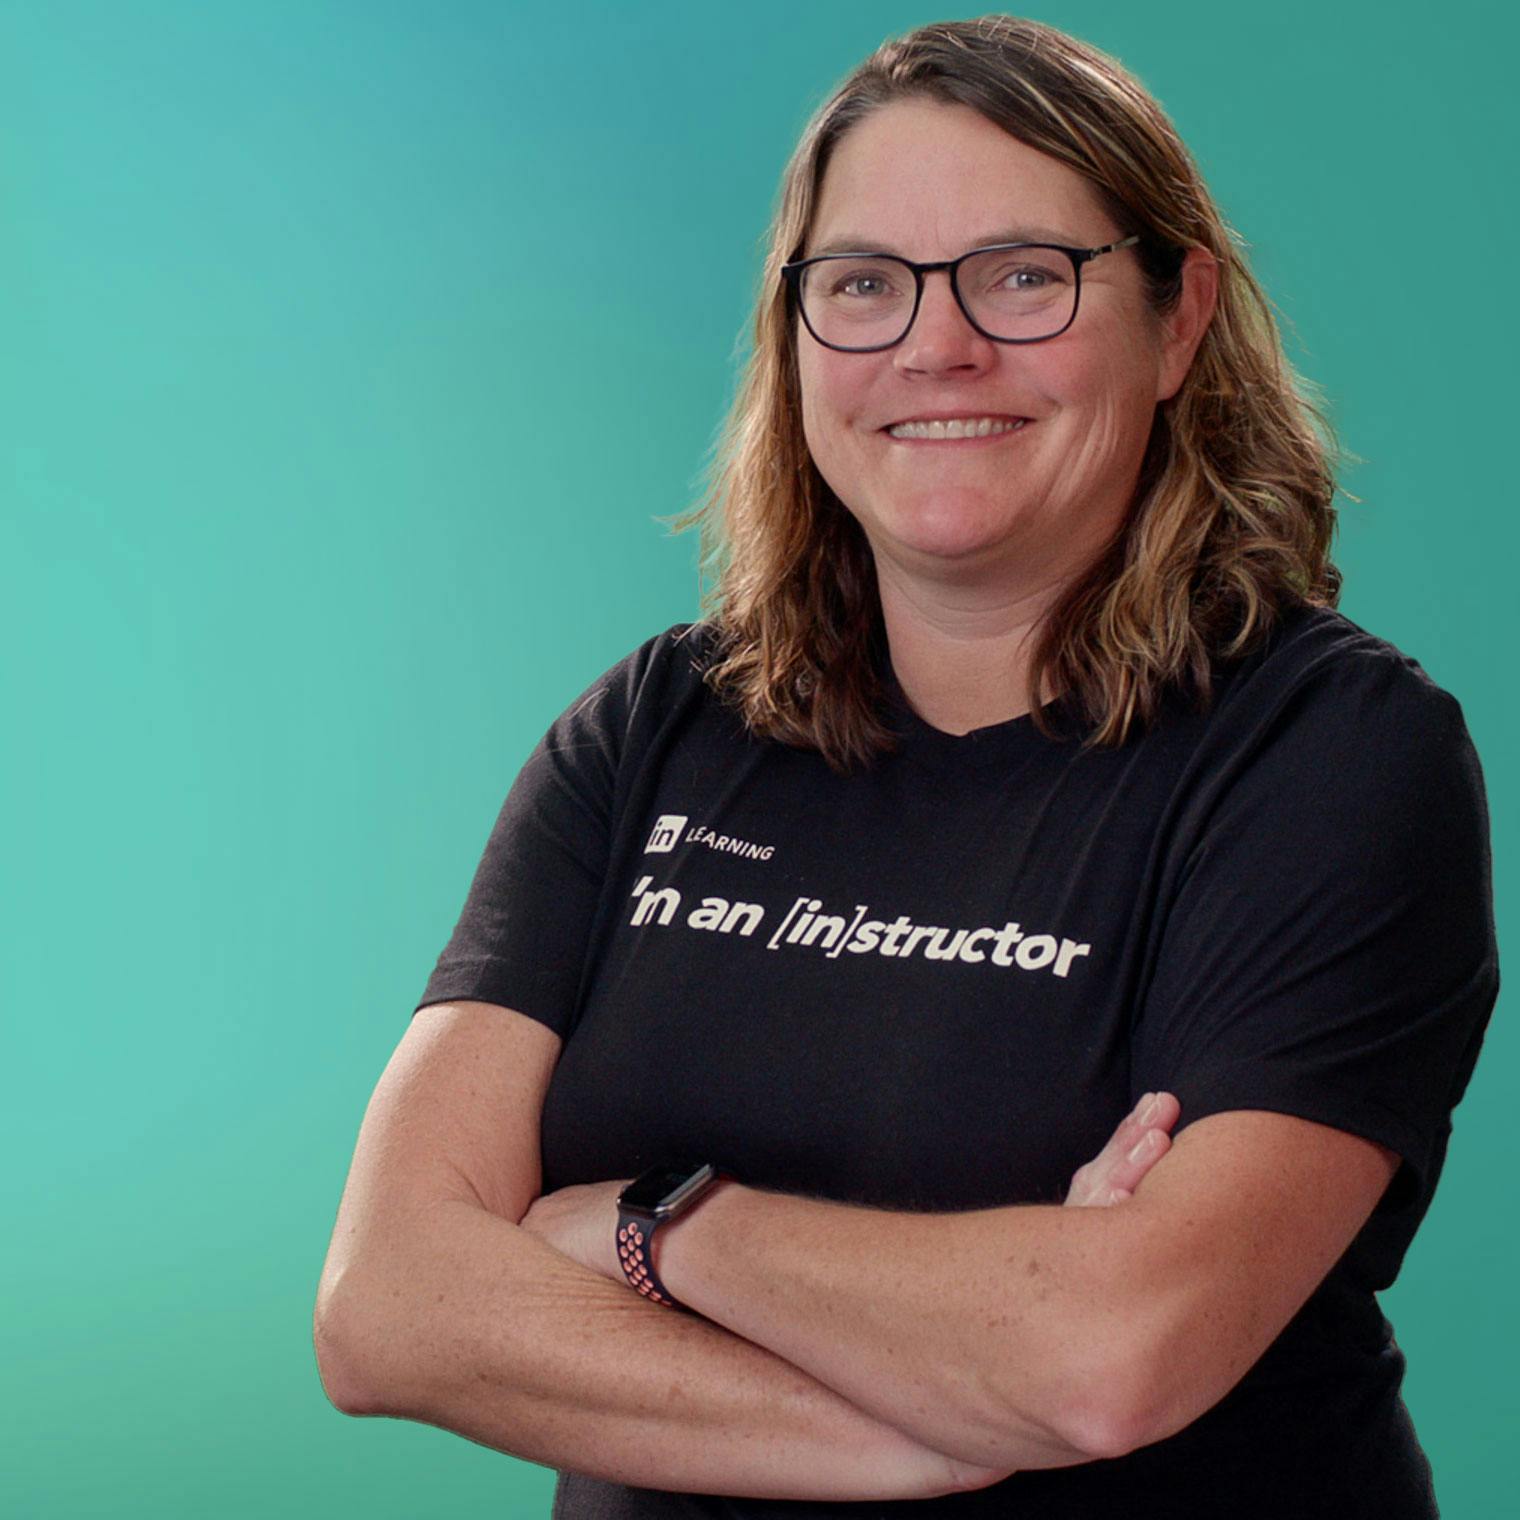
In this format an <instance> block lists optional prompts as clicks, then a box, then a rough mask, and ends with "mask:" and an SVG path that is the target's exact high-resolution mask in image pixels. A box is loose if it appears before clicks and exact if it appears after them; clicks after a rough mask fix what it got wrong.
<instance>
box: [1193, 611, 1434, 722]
mask: <svg viewBox="0 0 1520 1520" xmlns="http://www.w3.org/2000/svg"><path fill="white" fill-rule="evenodd" d="M1221 684H1222V693H1223V695H1224V697H1225V699H1226V701H1227V702H1229V703H1230V704H1232V705H1234V706H1235V707H1237V708H1240V707H1248V706H1259V707H1262V708H1264V709H1267V710H1272V709H1275V708H1278V707H1280V706H1282V705H1284V704H1294V705H1297V706H1303V705H1306V704H1307V705H1312V706H1316V707H1324V708H1325V709H1327V710H1330V709H1340V710H1345V709H1346V708H1347V707H1348V706H1351V707H1355V705H1356V704H1358V703H1362V702H1371V703H1377V704H1381V705H1384V706H1392V707H1395V708H1398V709H1400V710H1402V711H1420V710H1424V711H1430V712H1440V711H1445V712H1447V713H1451V712H1453V711H1455V712H1458V713H1459V712H1460V705H1459V704H1458V702H1457V700H1456V698H1455V697H1454V696H1453V695H1452V694H1451V693H1450V692H1449V691H1447V690H1446V688H1445V687H1443V686H1441V685H1439V684H1438V683H1437V682H1436V681H1435V680H1433V679H1432V678H1431V676H1430V674H1429V672H1428V671H1427V670H1426V669H1425V667H1424V666H1423V665H1421V664H1420V662H1419V660H1417V659H1416V658H1415V657H1414V656H1413V655H1410V654H1407V653H1406V652H1405V651H1404V650H1402V649H1400V648H1399V647H1398V646H1397V645H1395V644H1394V643H1392V642H1391V641H1390V640H1388V639H1385V638H1381V637H1379V636H1378V635H1377V634H1375V633H1372V632H1370V631H1369V630H1368V629H1366V628H1364V627H1362V626H1361V624H1359V623H1356V622H1353V621H1352V619H1351V618H1349V617H1347V616H1346V614H1345V613H1343V612H1341V611H1340V610H1339V609H1338V608H1335V607H1321V606H1310V605H1307V604H1306V605H1301V606H1297V607H1294V608H1291V609H1290V610H1288V611H1287V612H1285V613H1283V614H1281V615H1280V616H1279V618H1278V620H1277V622H1276V624H1275V625H1274V626H1273V628H1272V629H1271V631H1270V632H1269V633H1268V634H1267V635H1266V637H1265V638H1264V639H1262V640H1261V642H1260V643H1259V644H1258V645H1257V647H1256V648H1255V649H1254V650H1253V651H1252V652H1251V653H1250V654H1248V655H1247V656H1245V657H1244V658H1243V659H1241V660H1239V661H1238V662H1235V663H1234V664H1233V665H1231V666H1229V667H1226V670H1225V673H1224V680H1223V682H1222V683H1221Z"/></svg>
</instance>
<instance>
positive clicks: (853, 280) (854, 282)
mask: <svg viewBox="0 0 1520 1520" xmlns="http://www.w3.org/2000/svg"><path fill="white" fill-rule="evenodd" d="M837 288H838V289H839V290H841V291H843V293H844V294H845V295H851V296H879V295H884V294H886V281H885V280H883V279H882V277H881V276H880V275H879V274H852V275H849V276H848V277H846V278H845V279H843V280H841V281H840V283H839V286H838V287H837Z"/></svg>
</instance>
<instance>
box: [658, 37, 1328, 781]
mask: <svg viewBox="0 0 1520 1520" xmlns="http://www.w3.org/2000/svg"><path fill="white" fill-rule="evenodd" d="M915 99H927V100H931V101H937V102H943V103H946V104H952V105H962V106H969V107H971V108H972V109H973V110H975V111H977V112H979V113H980V114H981V115H982V116H984V117H986V118H987V119H988V120H989V121H991V122H994V123H995V124H996V125H998V126H1000V127H1002V128H1003V130H1004V131H1006V132H1008V133H1010V134H1011V135H1012V136H1014V137H1016V138H1018V139H1019V140H1020V141H1021V142H1024V143H1027V144H1028V145H1029V146H1030V147H1033V148H1036V149H1038V150H1039V151H1040V152H1043V153H1047V154H1049V155H1050V156H1051V157H1052V158H1055V159H1058V160H1060V162H1062V163H1063V164H1066V165H1069V166H1070V167H1071V168H1072V169H1074V170H1076V172H1077V173H1079V174H1080V175H1082V176H1083V178H1084V179H1086V180H1087V182H1088V183H1089V184H1090V185H1091V186H1092V187H1093V189H1094V191H1095V192H1096V195H1097V197H1098V200H1099V202H1100V204H1101V205H1103V206H1104V207H1105V209H1106V210H1107V211H1108V212H1109V213H1110V214H1111V215H1112V216H1113V218H1114V220H1115V222H1116V224H1117V225H1118V226H1119V227H1120V228H1122V229H1123V232H1122V233H1121V236H1128V235H1129V234H1130V233H1138V234H1139V236H1140V243H1139V244H1138V245H1137V247H1136V249H1135V252H1136V254H1137V255H1138V257H1139V259H1140V263H1141V267H1142V269H1143V271H1144V276H1145V283H1146V292H1147V297H1148V300H1149V302H1150V305H1151V307H1152V309H1153V310H1154V311H1155V312H1157V313H1158V314H1161V313H1165V312H1167V311H1169V310H1170V309H1172V308H1173V307H1174V305H1175V303H1176V301H1177V299H1178V296H1179V295H1180V293H1181V288H1182V280H1181V268H1182V261H1183V258H1184V255H1185V253H1186V250H1188V249H1189V248H1194V247H1200V248H1204V249H1206V250H1207V251H1208V252H1209V253H1210V254H1211V255H1212V256H1213V257H1214V259H1215V260H1216V261H1217V262H1218V265H1219V276H1220V283H1219V295H1218V303H1217V306H1216V308H1215V311H1214V315H1213V319H1212V321H1211V322H1210V324H1209V327H1208V330H1207V332H1206V333H1205V335H1204V337H1203V340H1202V342H1201V344H1200V345H1199V347H1198V350H1197V352H1196V353H1195V355H1194V358H1193V362H1192V365H1191V367H1190V369H1189V371H1188V374H1187V377H1186V378H1185V379H1184V381H1183V383H1182V385H1181V387H1180V389H1179V390H1178V391H1177V393H1176V395H1174V396H1173V397H1172V398H1171V399H1170V400H1168V401H1165V402H1162V403H1160V404H1159V405H1158V406H1157V408H1156V415H1155V420H1154V423H1153V425H1152V429H1151V435H1150V439H1149V443H1148V445H1147V449H1146V453H1145V456H1144V460H1143V463H1142V466H1141V471H1140V475H1139V479H1138V483H1137V486H1136V490H1135V494H1134V497H1133V500H1132V502H1131V505H1130V509H1129V512H1128V514H1127V516H1126V519H1125V521H1124V522H1123V524H1122V525H1121V527H1120V528H1119V529H1118V531H1117V532H1116V534H1115V535H1114V537H1113V539H1112V540H1111V541H1110V542H1109V544H1108V545H1107V546H1106V547H1105V548H1104V550H1103V551H1102V552H1101V553H1100V554H1099V555H1098V556H1097V557H1096V558H1095V559H1094V561H1093V562H1092V563H1091V564H1090V565H1089V566H1088V567H1087V569H1086V570H1085V572H1084V573H1082V574H1081V575H1079V576H1078V577H1077V578H1076V579H1075V580H1074V582H1073V583H1072V584H1071V585H1070V586H1069V587H1068V588H1067V589H1066V591H1065V593H1064V594H1063V595H1062V596H1061V598H1060V599H1059V601H1058V602H1057V603H1056V604H1054V605H1053V606H1052V608H1051V610H1050V611H1049V612H1048V613H1047V614H1046V616H1045V618H1044V620H1043V622H1042V624H1041V628H1040V631H1039V635H1038V637H1037V642H1036V644H1035V646H1034V647H1033V650H1032V654H1031V670H1030V681H1029V690H1030V692H1032V693H1041V694H1043V693H1045V692H1053V693H1055V694H1056V695H1057V696H1058V697H1059V699H1060V700H1059V702H1055V703H1052V704H1051V705H1050V706H1049V707H1046V708H1044V709H1043V710H1042V709H1041V707H1040V704H1039V702H1038V701H1036V704H1035V709H1034V713H1033V720H1034V723H1035V725H1036V726H1037V727H1038V729H1039V731H1040V732H1041V733H1043V734H1045V735H1046V736H1047V737H1057V728H1056V726H1054V725H1053V724H1052V714H1058V715H1062V716H1064V717H1066V718H1070V719H1071V720H1073V721H1074V722H1075V724H1076V725H1077V727H1078V728H1079V729H1080V730H1082V731H1084V739H1083V743H1084V746H1092V745H1108V746H1114V745H1120V744H1122V743H1124V742H1125V740H1126V739H1127V738H1128V737H1129V736H1130V734H1131V733H1132V732H1133V731H1134V730H1135V729H1136V726H1137V725H1138V726H1139V727H1140V728H1142V729H1143V728H1148V727H1149V726H1150V725H1151V724H1152V723H1153V722H1154V721H1155V719H1156V717H1157V715H1158V712H1159V706H1160V703H1161V701H1162V699H1163V697H1164V696H1165V695H1166V694H1167V693H1168V691H1175V692H1180V693H1182V694H1183V695H1184V697H1185V698H1186V699H1188V700H1190V701H1191V702H1192V703H1193V704H1194V705H1195V706H1197V707H1198V708H1200V709H1203V708H1206V707H1207V706H1208V703H1209V701H1210V698H1211V672H1212V667H1213V664H1214V662H1215V661H1216V660H1217V659H1219V658H1226V659H1227V658H1231V657H1235V656H1238V655H1241V654H1243V653H1245V652H1246V651H1247V650H1248V649H1249V648H1250V647H1252V646H1253V644H1254V643H1255V642H1256V641H1257V640H1259V639H1260V638H1261V637H1262V636H1264V635H1265V633H1266V632H1267V630H1268V629H1269V628H1270V627H1271V626H1272V624H1273V622H1274V621H1275V619H1276V618H1277V616H1278V615H1279V614H1280V613H1281V612H1282V611H1283V610H1284V609H1285V608H1287V607H1289V606H1292V605H1296V604H1303V603H1311V604H1317V605H1323V606H1334V605H1335V603H1336V600H1337V598H1338V595H1339V591H1340V580H1341V578H1340V574H1339V572H1338V571H1337V570H1336V568H1335V566H1334V565H1333V564H1332V563H1331V561H1330V558H1329V554H1330V547H1331V541H1332V538H1333V536H1334V531H1335V516H1336V514H1335V509H1334V507H1333V505H1332V499H1333V497H1334V495H1335V477H1334V469H1333V461H1334V459H1335V457H1336V448H1335V441H1334V435H1333V432H1332V430H1331V428H1330V425H1329V423H1328V422H1327V421H1326V419H1325V417H1324V414H1323V412H1322V410H1321V408H1320V407H1319V405H1317V404H1316V402H1315V401H1314V400H1313V399H1311V395H1310V387H1309V386H1308V383H1307V382H1305V381H1303V380H1302V379H1300V377H1299V376H1298V375H1297V374H1296V373H1295V372H1294V370H1293V369H1292V367H1291V366H1290V364H1289V363H1288V361H1287V359H1286V357H1285V356H1284V353H1283V349H1282V342H1281V338H1280V336H1279V333H1278V329H1277V324H1276V322H1275V321H1274V319H1273V315H1272V310H1271V307H1270V304H1269V302H1268V300H1267V298H1266V296H1265V295H1264V294H1263V292H1262V290H1261V289H1260V287H1259V286H1258V285H1257V283H1256V280H1255V278H1254V277H1253V276H1252V274H1251V272H1250V270H1249V268H1248V267H1247V264H1246V260H1245V257H1244V255H1243V253H1242V251H1241V248H1240V246H1239V239H1238V237H1237V236H1236V234H1235V233H1233V232H1232V230H1231V229H1230V228H1229V227H1228V226H1227V224H1226V223H1225V221H1224V218H1223V217H1222V216H1221V214H1220V212H1219V209H1218V207H1217V206H1216V205H1215V204H1214V201H1213V198H1212V197H1211V196H1210V194H1209V192H1208V189H1207V187H1206V186H1205V184H1204V182H1203V179H1202V176H1201V175H1200V174H1199V172H1198V168H1197V166H1196V165H1195V164H1194V162H1193V159H1192V156H1191V155H1190V154H1189V152H1188V150H1187V149H1186V147H1185V146H1184V145H1183V143H1182V141H1181V139H1180V138H1179V137H1178V135H1177V132H1176V130H1175V128H1174V127H1173V126H1172V124H1171V122H1170V121H1169V120H1168V118H1167V116H1166V114H1165V112H1164V111H1163V110H1162V109H1161V107H1160V105H1159V104H1158V103H1157V102H1156V101H1155V100H1154V99H1153V98H1152V97H1151V96H1150V95H1149V94H1148V93H1147V92H1146V90H1145V89H1144V88H1143V87H1142V86H1141V85H1140V83H1139V82H1138V80H1136V79H1135V78H1134V77H1133V76H1132V75H1131V74H1129V73H1128V72H1127V71H1126V70H1125V69H1124V68H1123V67H1122V66H1121V65H1120V64H1119V63H1118V62H1117V61H1116V60H1114V59H1112V58H1110V57H1108V56H1107V55H1106V54H1104V53H1101V52H1099V51H1098V50H1097V49H1096V48H1093V47H1090V46H1088V45H1087V44H1086V43H1083V42H1081V41H1078V40H1077V39H1076V38H1073V37H1069V36H1067V35H1066V34H1065V33H1063V32H1059V31H1057V30H1055V29H1054V28H1052V27H1049V26H1044V25H1041V24H1040V23H1038V22H1034V21H1027V20H1021V19H1018V18H1016V17H1012V16H1001V15H993V16H984V17H981V18H980V19H978V20H973V21H958V22H946V23H940V24H936V25H932V26H926V27H922V28H920V29H919V30H917V31H915V32H911V33H909V34H908V35H907V36H904V37H902V38H899V39H896V40H893V41H889V42H887V43H885V44H883V45H882V46H881V47H880V48H879V49H878V50H877V51H876V52H875V53H874V54H873V55H872V56H871V57H870V58H868V59H867V60H866V61H865V62H864V63H862V64H861V65H860V67H859V68H857V69H856V70H855V71H854V73H852V74H851V75H850V76H849V77H848V78H847V79H846V80H845V81H844V83H843V84H841V85H840V86H839V88H838V89H837V90H836V91H835V93H834V94H833V96H832V97H831V98H830V99H829V100H828V101H826V102H825V104H824V105H823V106H821V107H820V108H819V110H818V111H817V112H816V114H815V115H814V117H813V119H812V120H811V121H810V122H809V124H808V126H807V128H806V129H805V130H804V132H803V134H802V138H801V140H800V141H799V143H798V144H797V147H796V150H795V151H794V152H793V154H792V157H791V161H790V162H789V163H788V165H787V167H786V171H785V174H784V176H783V179H782V183H781V191H780V196H779V202H778V208H777V211H776V214H775V217H774V219H773V221H772V224H771V228H770V233H769V252H768V255H767V258H766V262H765V267H764V272H763V275H762V278H761V283H760V290H759V294H758V298H757V302H756V308H755V314H754V328H753V332H754V343H753V348H752V352H751V356H750V358H749V360H748V363H747V365H746V368H745V370H744V373H743V376H742V378H741V382H740V386H739V389H738V392H737V395H736V399H735V402H734V405H733V408H732V410H731V412H730V414H729V416H728V419H727V421H726V423H725V424H724V426H723V428H722V430H721V433H720V434H719V436H718V441H717V443H716V445H715V451H714V458H713V462H712V464H711V466H710V467H709V470H708V472H707V487H706V494H705V497H704V499H703V500H702V501H701V502H699V504H698V505H696V506H695V507H693V508H692V509H691V510H690V511H688V512H687V513H685V514H684V515H682V516H681V517H679V518H678V519H677V521H676V526H677V528H678V529H684V528H689V527H692V526H699V527H700V528H701V530H702V565H703V571H704V582H705V589H704V597H703V613H704V618H705V621H706V623H707V625H708V627H709V628H710V629H711V630H712V631H713V633H714V635H715V642H714V645H713V654H712V658H711V660H710V662H709V664H708V669H707V680H708V681H709V683H710V684H711V685H712V686H713V687H714V688H715V689H716V690H717V691H718V692H719V693H721V694H722V695H723V696H724V697H725V699H726V700H727V701H728V702H730V703H731V704H732V705H733V706H734V707H735V708H736V709H737V711H738V712H739V713H740V714H741V715H742V717H743V719H744V721H745V723H746V724H747V726H748V727H749V729H750V731H751V732H753V733H755V734H758V735H761V736H764V737H769V738H773V739H776V740H779V741H782V742H784V743H787V744H792V745H798V746H802V747H806V748H811V749H816V750H818V751H819V752H821V753H822V755H823V756H824V757H825V758H826V760H827V761H828V763H829V764H830V765H831V766H833V767H834V768H835V769H836V770H840V771H845V770H849V769H851V768H853V767H855V766H859V765H863V764H867V763H869V761H870V760H871V758H872V757H873V756H874V755H876V754H878V753H880V752H881V751H883V750H889V749H891V748H892V747H893V742H894V741H893V736H892V734H891V732H890V731H889V730H888V728H887V727H886V725H885V723H884V721H883V716H882V701H881V699H882V695H883V692H882V681H883V669H884V666H883V661H882V655H883V652H884V647H885V631H884V628H883V625H882V615H881V604H880V596H879V592H878V590H877V584H876V571H875V564H874V561H873V559H872V556H871V552H870V547H869V545H868V543H867V541H866V538H865V535H864V533H863V532H862V531H861V529H860V527H859V525H858V524H857V523H856V521H855V519H854V518H853V517H852V516H851V514H850V513H849V512H848V511H847V510H846V509H845V507H844V506H843V504H842V503H841V502H840V500H839V498H838V497H837V496H836V495H835V494H834V492H833V491H832V490H831V489H830V488H829V486H828V485H827V483H826V482H825V481H824V479H823V478H822V476H821V475H820V474H819V473H818V470H817V467H816V466H815V465H814V464H813V461H812V458H811V456H810V455H809V453H808V449H807V445H806V442H805V440H804V436H803V426H802V408H801V396H800V389H799V382H798V369H797V342H798V328H797V322H796V319H795V315H794V313H793V310H792V308H791V303H790V299H789V296H788V293H787V291H786V290H785V288H784V284H783V281H782V278H781V266H782V264H783V263H785V262H787V261H788V260H791V259H795V258H799V257H800V256H801V254H802V250H803V248H804V247H805V243H806V239H807V236H808V234H809V231H810V228H811V223H812V218H813V215H814V211H815V207H816V205H817V198H818V192H819V187H820V185H821V184H822V181H823V175H824V171H825V170H826V168H827V167H828V163H829V158H830V155H831V153H832V152H833V149H834V148H835V146H836V145H837V144H838V143H839V141H840V140H841V138H843V136H844V135H845V134H846V133H847V132H848V131H849V130H850V129H851V128H852V127H854V126H855V125H857V124H858V123H859V122H860V121H862V120H863V119H865V118H866V117H867V116H869V115H870V114H871V113H872V112H874V111H877V110H880V109H881V108H882V107H883V106H885V105H887V104H889V103H892V102H895V101H901V100H915ZM1062 726H1063V727H1064V726H1065V725H1064V723H1063V725H1062Z"/></svg>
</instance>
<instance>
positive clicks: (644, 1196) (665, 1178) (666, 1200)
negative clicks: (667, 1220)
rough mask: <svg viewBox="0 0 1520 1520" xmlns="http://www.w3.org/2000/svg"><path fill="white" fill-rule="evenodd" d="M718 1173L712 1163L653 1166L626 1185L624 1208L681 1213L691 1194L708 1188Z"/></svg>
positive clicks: (658, 1214)
mask: <svg viewBox="0 0 1520 1520" xmlns="http://www.w3.org/2000/svg"><path fill="white" fill-rule="evenodd" d="M716 1175H717V1171H716V1169H715V1168H714V1167H713V1166H712V1164H711V1163H707V1164H704V1165H701V1166H698V1165H695V1164H690V1165H682V1164H680V1163H677V1164H675V1165H672V1166H656V1167H651V1168H650V1169H649V1170H648V1171H647V1172H645V1173H643V1175H642V1176H639V1177H635V1178H634V1180H633V1181H632V1182H630V1183H629V1184H628V1186H627V1187H625V1188H624V1189H623V1192H622V1197H621V1200H620V1201H621V1203H622V1205H623V1207H624V1208H625V1209H637V1210H638V1211H639V1212H640V1213H644V1214H652V1215H655V1216H656V1217H660V1216H662V1215H664V1216H668V1215H670V1214H675V1213H679V1212H680V1211H681V1209H682V1208H684V1207H685V1206H686V1204H687V1203H689V1202H690V1201H691V1200H692V1198H694V1197H696V1196H698V1195H699V1194H701V1193H702V1192H703V1191H705V1190H706V1188H707V1185H708V1183H709V1182H710V1181H711V1180H712V1179H713V1178H714V1177H715V1176H716Z"/></svg>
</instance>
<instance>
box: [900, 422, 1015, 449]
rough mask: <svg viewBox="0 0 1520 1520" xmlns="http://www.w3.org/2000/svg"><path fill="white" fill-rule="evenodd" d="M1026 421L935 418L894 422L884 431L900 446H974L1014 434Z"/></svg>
mask: <svg viewBox="0 0 1520 1520" xmlns="http://www.w3.org/2000/svg"><path fill="white" fill-rule="evenodd" d="M1028 420H1029V419H1028V418H1027V417H948V418H940V417H934V418H930V419H925V420H924V421H906V422H894V423H892V425H891V426H890V427H886V428H883V429H882V431H883V432H884V433H886V435H887V436H888V437H889V438H895V439H897V440H898V441H899V442H903V443H910V442H911V443H950V442H960V443H968V442H977V441H979V440H982V439H988V438H998V437H1002V436H1004V435H1005V434H1008V433H1017V432H1018V431H1019V430H1020V429H1021V428H1022V427H1023V426H1024V424H1025V423H1026V422H1027V421H1028Z"/></svg>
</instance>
